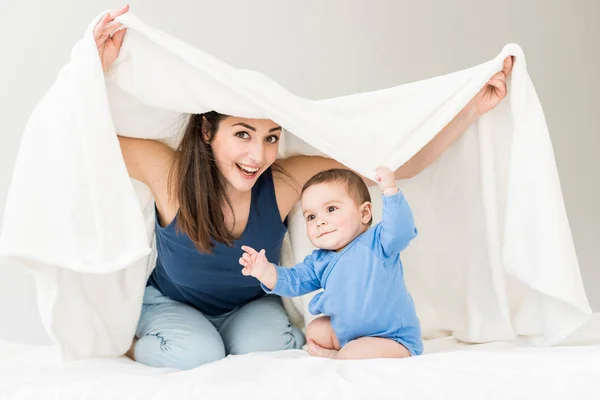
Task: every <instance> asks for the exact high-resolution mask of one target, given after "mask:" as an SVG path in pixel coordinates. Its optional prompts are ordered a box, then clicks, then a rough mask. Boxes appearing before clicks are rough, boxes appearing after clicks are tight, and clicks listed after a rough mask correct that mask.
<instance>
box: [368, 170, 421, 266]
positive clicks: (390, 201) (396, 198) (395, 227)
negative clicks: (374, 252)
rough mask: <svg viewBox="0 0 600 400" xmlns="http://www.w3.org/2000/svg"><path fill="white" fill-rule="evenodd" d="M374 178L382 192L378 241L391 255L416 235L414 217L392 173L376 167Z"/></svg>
mask: <svg viewBox="0 0 600 400" xmlns="http://www.w3.org/2000/svg"><path fill="white" fill-rule="evenodd" d="M376 180H377V184H378V185H379V188H380V189H381V192H382V193H383V215H382V218H381V224H380V226H379V227H378V229H379V232H378V234H379V241H380V243H381V247H382V250H383V253H384V254H385V255H386V256H388V257H389V256H391V255H394V254H397V253H400V252H401V251H402V250H404V249H406V247H408V244H409V243H410V241H411V240H413V239H414V238H415V237H416V236H417V228H416V227H415V219H414V217H413V213H412V210H411V209H410V206H409V205H408V202H407V201H406V199H405V198H404V194H403V193H402V192H401V191H400V190H399V189H398V187H397V186H396V180H395V177H394V173H393V172H392V171H390V170H389V169H387V168H385V167H379V168H377V172H376Z"/></svg>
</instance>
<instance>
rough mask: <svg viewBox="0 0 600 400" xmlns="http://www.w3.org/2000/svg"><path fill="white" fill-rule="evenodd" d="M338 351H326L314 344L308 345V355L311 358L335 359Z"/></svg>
mask: <svg viewBox="0 0 600 400" xmlns="http://www.w3.org/2000/svg"><path fill="white" fill-rule="evenodd" d="M337 353H338V351H337V350H334V349H326V348H324V347H321V346H319V345H318V344H316V343H315V342H312V341H311V342H310V343H308V354H310V355H311V356H313V357H324V358H336V356H337Z"/></svg>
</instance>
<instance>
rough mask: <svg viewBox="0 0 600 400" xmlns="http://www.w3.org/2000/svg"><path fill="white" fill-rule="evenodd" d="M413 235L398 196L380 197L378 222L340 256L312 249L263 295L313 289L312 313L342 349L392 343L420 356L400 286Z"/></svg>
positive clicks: (416, 329)
mask: <svg viewBox="0 0 600 400" xmlns="http://www.w3.org/2000/svg"><path fill="white" fill-rule="evenodd" d="M416 236H417V228H416V227H415V221H414V218H413V214H412V211H411V209H410V207H409V205H408V203H407V202H406V200H405V198H404V195H403V194H402V192H400V191H398V193H396V194H393V195H390V196H383V216H382V221H381V222H380V223H379V224H377V225H375V226H373V227H371V228H370V229H369V230H367V231H366V232H364V233H363V234H361V235H359V236H358V237H356V238H355V239H354V240H353V241H351V242H350V243H349V244H348V245H347V246H346V247H344V248H343V249H342V250H340V251H339V252H335V251H331V250H321V249H319V250H315V251H313V252H312V253H311V254H310V255H308V256H307V257H306V258H305V259H304V262H302V263H300V264H297V265H295V266H294V267H293V268H286V267H280V266H277V267H276V268H277V283H276V284H275V287H274V288H273V290H272V291H270V290H269V289H268V288H267V287H266V286H264V285H263V289H264V290H265V291H266V292H267V293H275V294H278V295H280V296H286V297H295V296H301V295H304V294H307V293H310V292H312V291H315V290H317V289H321V288H323V289H324V290H323V292H320V293H317V294H316V295H315V297H314V298H313V299H312V301H311V302H310V304H309V308H308V309H309V311H310V312H311V314H314V315H317V314H321V313H323V314H325V315H326V316H329V317H330V318H331V325H332V327H333V330H334V332H335V334H336V336H337V338H338V340H339V341H340V345H341V346H344V345H345V344H346V343H348V342H349V341H351V340H354V339H357V338H359V337H363V336H375V337H384V338H389V339H393V340H395V341H397V342H399V343H401V344H402V345H404V346H405V347H406V348H407V349H408V351H410V353H411V354H412V355H419V354H421V353H422V352H423V342H422V340H421V327H420V325H419V319H418V318H417V313H416V310H415V305H414V302H413V299H412V297H411V296H410V294H409V293H408V290H407V289H406V285H405V283H404V271H403V269H402V262H401V261H400V252H401V251H403V250H404V249H405V248H406V247H407V246H408V244H409V243H410V241H411V240H412V239H414V238H415V237H416Z"/></svg>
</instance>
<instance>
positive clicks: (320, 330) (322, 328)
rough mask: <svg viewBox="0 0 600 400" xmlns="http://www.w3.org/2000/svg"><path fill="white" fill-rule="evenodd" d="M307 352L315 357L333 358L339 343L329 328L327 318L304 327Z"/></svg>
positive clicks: (321, 318) (329, 324)
mask: <svg viewBox="0 0 600 400" xmlns="http://www.w3.org/2000/svg"><path fill="white" fill-rule="evenodd" d="M306 342H307V343H308V352H309V353H310V355H312V356H315V357H329V358H331V357H335V353H337V352H338V350H339V349H340V342H339V340H338V338H337V336H336V335H335V332H334V331H333V328H332V327H331V321H330V319H329V317H319V318H317V319H315V320H313V321H312V322H311V323H310V324H308V326H307V327H306Z"/></svg>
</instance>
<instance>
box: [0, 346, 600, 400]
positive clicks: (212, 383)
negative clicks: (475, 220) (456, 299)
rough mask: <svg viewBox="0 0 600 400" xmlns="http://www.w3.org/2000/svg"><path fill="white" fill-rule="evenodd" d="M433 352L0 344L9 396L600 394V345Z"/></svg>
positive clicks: (2, 379) (0, 390)
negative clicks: (356, 354)
mask: <svg viewBox="0 0 600 400" xmlns="http://www.w3.org/2000/svg"><path fill="white" fill-rule="evenodd" d="M426 352H427V354H425V355H423V356H420V357H415V358H413V359H405V360H362V361H335V360H328V359H320V358H313V357H311V356H309V355H308V354H307V353H305V352H304V351H301V350H289V351H281V352H275V353H255V354H249V355H244V356H229V357H227V358H226V359H224V360H222V361H219V362H215V363H213V364H209V365H205V366H202V367H199V368H196V369H194V370H190V371H184V372H181V371H177V370H173V369H155V368H150V367H146V366H144V365H141V364H138V363H134V362H133V361H131V360H129V359H127V358H125V357H119V358H105V359H90V360H83V361H71V362H64V363H61V362H59V361H58V358H59V354H58V352H57V351H56V350H55V349H53V348H51V347H35V346H27V345H18V344H14V343H8V342H0V399H2V400H4V399H11V400H12V399H77V400H80V399H86V400H92V399H103V400H106V399H143V400H158V399H169V400H171V399H236V400H240V399H244V400H246V399H254V398H260V399H312V400H316V399H328V400H333V399H374V398H377V399H382V398H383V399H387V398H390V399H392V398H393V399H417V400H419V399H461V400H464V399H486V400H490V399H528V400H529V399H538V398H539V399H600V346H585V347H584V346H581V347H573V346H572V347H553V348H539V347H531V346H528V345H524V344H518V343H489V344H484V345H470V346H465V345H461V344H459V343H458V342H456V341H455V340H454V339H453V338H441V339H436V340H432V341H429V342H427V343H426Z"/></svg>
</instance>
